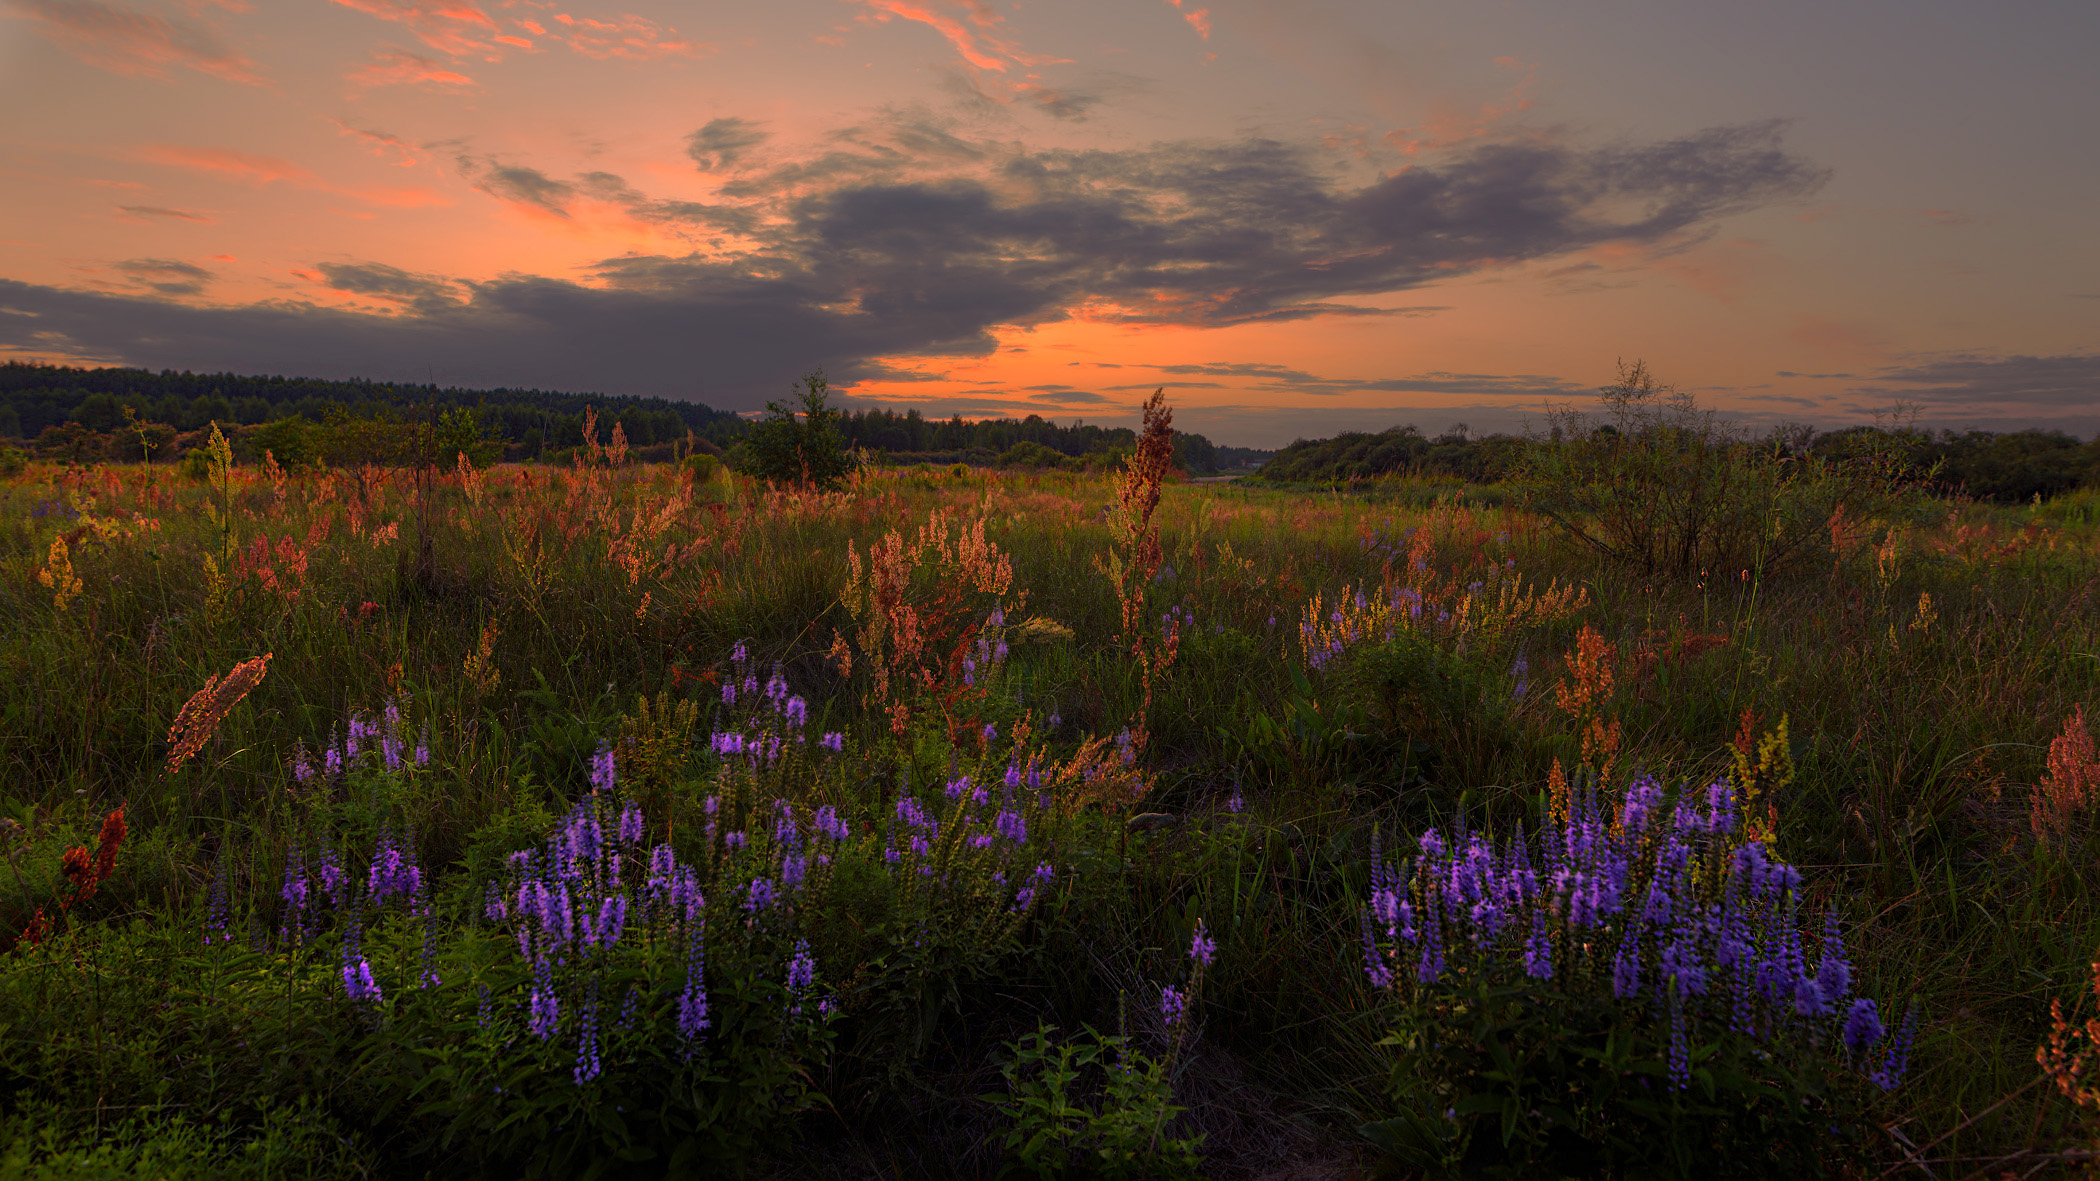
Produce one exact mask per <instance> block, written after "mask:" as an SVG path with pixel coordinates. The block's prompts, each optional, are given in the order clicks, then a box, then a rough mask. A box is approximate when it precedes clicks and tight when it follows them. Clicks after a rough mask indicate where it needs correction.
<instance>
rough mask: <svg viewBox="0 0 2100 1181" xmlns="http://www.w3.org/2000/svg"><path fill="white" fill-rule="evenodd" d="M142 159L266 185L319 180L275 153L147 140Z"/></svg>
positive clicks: (310, 182)
mask: <svg viewBox="0 0 2100 1181" xmlns="http://www.w3.org/2000/svg"><path fill="white" fill-rule="evenodd" d="M139 156H140V158H141V159H144V160H149V161H151V162H153V163H155V164H168V165H173V166H174V167H177V168H191V169H195V170H197V171H199V172H216V173H219V174H221V175H223V176H229V177H232V178H234V179H236V180H244V181H248V182H250V183H252V184H257V185H267V184H272V183H275V182H277V181H287V182H289V183H292V184H296V185H313V184H316V183H318V182H317V179H316V178H315V176H314V174H313V173H312V172H310V171H308V170H307V169H305V168H301V167H300V166H299V165H297V164H294V163H292V162H291V161H289V160H283V159H279V158H278V157H276V156H257V155H253V154H250V153H248V152H236V151H233V150H231V149H229V148H193V147H185V146H183V145H181V144H148V145H147V146H146V147H144V148H143V149H141V150H140V151H139Z"/></svg>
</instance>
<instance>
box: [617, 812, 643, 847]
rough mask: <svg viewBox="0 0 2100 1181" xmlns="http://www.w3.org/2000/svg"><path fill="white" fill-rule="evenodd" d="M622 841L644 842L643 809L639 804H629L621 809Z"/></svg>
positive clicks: (630, 842)
mask: <svg viewBox="0 0 2100 1181" xmlns="http://www.w3.org/2000/svg"><path fill="white" fill-rule="evenodd" d="M620 843H621V844H623V845H639V844H641V843H642V809H641V805H639V804H629V805H627V806H626V807H625V808H623V809H621V810H620Z"/></svg>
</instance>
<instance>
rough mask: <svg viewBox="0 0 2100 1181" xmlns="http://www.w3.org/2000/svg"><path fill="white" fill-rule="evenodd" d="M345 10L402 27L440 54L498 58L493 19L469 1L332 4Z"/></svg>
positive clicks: (497, 30) (388, 0)
mask: <svg viewBox="0 0 2100 1181" xmlns="http://www.w3.org/2000/svg"><path fill="white" fill-rule="evenodd" d="M335 3H337V4H340V5H342V6H343V7H345V8H351V9H355V10H357V11H358V12H362V13H364V14H365V15H367V16H374V17H378V18H379V19H380V20H383V21H391V22H393V23H395V24H398V25H400V26H402V27H403V28H405V29H407V30H408V31H409V32H411V33H413V34H415V35H416V37H418V38H419V39H421V40H422V42H423V44H425V45H428V46H429V47H431V48H432V49H435V50H437V51H438V52H439V53H444V54H449V55H451V56H453V57H474V56H500V55H501V51H500V50H498V49H497V48H496V41H495V38H496V37H497V36H498V35H499V34H500V33H501V32H502V29H501V28H500V27H499V26H498V25H497V24H496V21H495V18H494V17H491V16H490V15H489V14H488V13H486V12H484V11H483V10H482V8H481V6H480V5H478V4H474V3H472V2H471V0H335Z"/></svg>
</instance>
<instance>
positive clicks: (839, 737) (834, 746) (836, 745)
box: [817, 730, 846, 753]
mask: <svg viewBox="0 0 2100 1181" xmlns="http://www.w3.org/2000/svg"><path fill="white" fill-rule="evenodd" d="M817 745H819V746H822V747H824V748H825V749H826V750H829V751H832V752H834V753H836V752H838V751H842V750H844V749H846V736H845V735H844V734H841V733H839V732H838V731H837V730H830V731H827V732H826V733H825V735H824V737H823V738H821V739H818V741H817Z"/></svg>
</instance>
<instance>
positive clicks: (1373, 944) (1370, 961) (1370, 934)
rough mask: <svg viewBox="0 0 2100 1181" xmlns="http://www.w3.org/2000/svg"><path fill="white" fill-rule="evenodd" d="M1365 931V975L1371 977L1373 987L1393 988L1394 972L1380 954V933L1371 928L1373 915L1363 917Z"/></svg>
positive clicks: (1367, 914) (1368, 913)
mask: <svg viewBox="0 0 2100 1181" xmlns="http://www.w3.org/2000/svg"><path fill="white" fill-rule="evenodd" d="M1363 929H1364V975H1366V976H1368V977H1370V980H1371V987H1373V988H1379V989H1385V988H1391V987H1392V986H1393V970H1392V968H1390V967H1388V966H1387V965H1386V962H1385V957H1384V956H1382V955H1380V954H1378V932H1377V931H1375V930H1373V929H1372V927H1371V914H1370V912H1369V911H1365V912H1364V915H1363Z"/></svg>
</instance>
